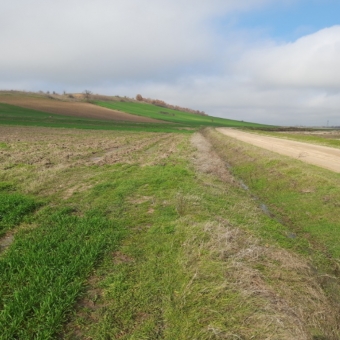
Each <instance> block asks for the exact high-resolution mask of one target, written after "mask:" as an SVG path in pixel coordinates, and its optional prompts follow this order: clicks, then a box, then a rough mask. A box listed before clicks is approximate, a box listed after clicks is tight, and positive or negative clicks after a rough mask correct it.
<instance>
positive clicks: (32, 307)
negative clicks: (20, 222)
mask: <svg viewBox="0 0 340 340" xmlns="http://www.w3.org/2000/svg"><path fill="white" fill-rule="evenodd" d="M42 218H43V219H44V221H42V222H41V224H40V226H39V227H38V228H35V229H34V230H28V231H22V232H20V233H19V234H18V235H17V236H16V239H15V242H14V244H13V245H12V246H11V247H10V248H9V250H8V251H7V252H6V254H5V256H4V257H2V258H0V272H1V277H0V296H1V302H0V308H1V313H0V328H1V334H2V339H50V338H51V337H52V336H53V335H55V334H56V333H57V332H58V329H59V328H60V325H61V323H62V322H63V321H64V320H65V315H66V313H67V312H68V311H69V310H70V309H71V308H72V306H73V304H74V302H75V300H76V298H77V296H78V295H79V293H80V292H81V289H82V287H83V283H84V280H85V279H86V277H87V276H88V275H89V273H90V271H91V269H92V268H93V265H94V264H95V263H96V262H97V261H98V259H99V257H100V256H101V255H102V254H103V253H104V252H105V251H106V250H107V249H112V247H114V246H116V245H117V242H118V241H119V239H120V238H121V235H122V229H121V228H120V227H119V225H118V224H117V223H114V222H113V221H109V220H107V219H105V218H103V217H101V216H96V215H93V216H91V214H89V215H88V216H86V217H83V218H80V217H76V216H72V215H70V212H69V211H65V210H64V211H59V212H57V213H54V214H53V215H52V216H51V217H50V218H47V219H46V215H45V216H42Z"/></svg>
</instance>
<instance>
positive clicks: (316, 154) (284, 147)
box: [216, 128, 340, 173]
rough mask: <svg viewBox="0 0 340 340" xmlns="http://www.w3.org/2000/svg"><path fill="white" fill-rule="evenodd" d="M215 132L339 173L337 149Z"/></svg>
mask: <svg viewBox="0 0 340 340" xmlns="http://www.w3.org/2000/svg"><path fill="white" fill-rule="evenodd" d="M216 130H217V131H219V132H221V133H222V134H224V135H226V136H229V137H233V138H236V139H238V140H241V141H243V142H246V143H249V144H252V145H255V146H258V147H260V148H263V149H267V150H270V151H274V152H277V153H280V154H282V155H286V156H289V157H293V158H297V159H299V160H301V161H303V162H306V163H309V164H314V165H317V166H319V167H322V168H325V169H328V170H331V171H334V172H339V173H340V150H339V149H335V148H331V147H327V146H321V145H315V144H309V143H303V142H296V141H292V140H286V139H280V138H275V137H269V136H262V135H256V134H254V133H248V132H243V131H239V130H235V129H229V128H217V129H216Z"/></svg>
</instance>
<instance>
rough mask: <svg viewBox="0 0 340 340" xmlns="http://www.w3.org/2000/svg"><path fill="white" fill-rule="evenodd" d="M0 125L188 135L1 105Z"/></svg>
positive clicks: (2, 146)
mask: <svg viewBox="0 0 340 340" xmlns="http://www.w3.org/2000/svg"><path fill="white" fill-rule="evenodd" d="M0 124H1V125H15V126H43V127H57V128H74V129H91V130H114V131H136V132H139V131H150V132H180V133H190V131H188V130H185V129H181V127H179V126H175V125H174V124H162V123H160V124H157V123H133V122H116V121H112V120H95V119H87V118H78V117H72V116H64V115H57V114H52V113H47V112H42V111H36V110H32V109H26V108H22V107H19V106H14V105H9V104H3V103H0ZM5 148H7V145H6V143H2V144H0V149H5Z"/></svg>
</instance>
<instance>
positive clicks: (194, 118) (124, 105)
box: [95, 101, 264, 127]
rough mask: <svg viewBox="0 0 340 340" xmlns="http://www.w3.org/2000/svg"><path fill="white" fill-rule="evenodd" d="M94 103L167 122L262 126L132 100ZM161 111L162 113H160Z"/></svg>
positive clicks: (193, 124) (197, 125)
mask: <svg viewBox="0 0 340 340" xmlns="http://www.w3.org/2000/svg"><path fill="white" fill-rule="evenodd" d="M95 104H97V105H99V106H102V107H106V108H109V109H113V110H120V111H123V112H127V113H131V114H135V115H138V116H144V117H149V118H154V119H160V120H165V121H167V122H172V123H177V124H182V125H186V126H193V127H201V126H228V127H260V126H264V125H261V124H256V123H248V122H243V121H237V120H232V119H224V118H217V117H210V116H201V115H196V114H191V113H187V112H182V111H177V110H171V109H167V108H163V107H159V106H156V105H152V104H146V103H132V102H103V101H96V102H95ZM162 112H163V113H162Z"/></svg>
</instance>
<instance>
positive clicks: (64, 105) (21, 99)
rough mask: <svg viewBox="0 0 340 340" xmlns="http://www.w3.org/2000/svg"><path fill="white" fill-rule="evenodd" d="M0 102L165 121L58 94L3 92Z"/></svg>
mask: <svg viewBox="0 0 340 340" xmlns="http://www.w3.org/2000/svg"><path fill="white" fill-rule="evenodd" d="M0 103H5V104H10V105H16V106H20V107H24V108H27V109H33V110H38V111H43V112H48V113H53V114H58V115H65V116H74V117H81V118H91V119H104V120H114V121H127V122H135V123H165V122H164V121H159V120H156V119H152V118H147V117H141V116H135V115H132V114H129V113H125V112H121V111H117V110H110V109H107V108H104V107H100V106H97V105H93V104H90V103H84V102H76V101H69V100H67V101H66V100H65V101H64V100H60V99H57V98H56V96H54V97H53V96H51V98H47V97H46V96H39V95H34V96H33V95H28V94H27V95H25V94H21V93H18V94H17V93H14V94H11V93H1V94H0Z"/></svg>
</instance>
